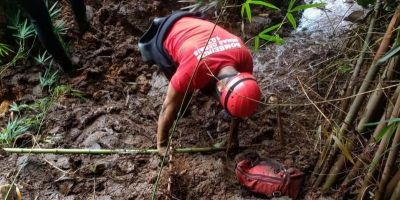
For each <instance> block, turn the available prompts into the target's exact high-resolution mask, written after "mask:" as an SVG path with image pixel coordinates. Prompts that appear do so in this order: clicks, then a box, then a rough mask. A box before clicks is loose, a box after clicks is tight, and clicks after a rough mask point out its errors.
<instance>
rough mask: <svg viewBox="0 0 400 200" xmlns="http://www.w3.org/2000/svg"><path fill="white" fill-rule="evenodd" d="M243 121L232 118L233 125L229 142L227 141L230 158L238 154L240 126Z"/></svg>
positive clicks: (227, 151) (230, 129) (231, 125)
mask: <svg viewBox="0 0 400 200" xmlns="http://www.w3.org/2000/svg"><path fill="white" fill-rule="evenodd" d="M240 121H241V119H240V118H236V117H232V118H231V124H230V128H229V136H228V141H227V144H228V145H227V147H228V148H227V149H226V153H227V155H228V156H233V154H235V153H236V151H237V148H238V147H239V138H238V137H239V134H238V132H239V124H240Z"/></svg>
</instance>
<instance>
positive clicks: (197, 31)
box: [164, 17, 253, 94]
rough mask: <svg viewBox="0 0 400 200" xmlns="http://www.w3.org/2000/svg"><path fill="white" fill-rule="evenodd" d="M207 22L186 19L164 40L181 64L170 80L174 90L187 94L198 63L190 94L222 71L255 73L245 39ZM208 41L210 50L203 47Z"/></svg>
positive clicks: (178, 22) (172, 55) (170, 53)
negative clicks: (228, 67)
mask: <svg viewBox="0 0 400 200" xmlns="http://www.w3.org/2000/svg"><path fill="white" fill-rule="evenodd" d="M213 28H214V24H213V23H211V22H208V21H205V20H201V19H196V18H191V17H183V18H182V19H179V20H178V21H177V22H175V24H174V25H173V26H172V28H171V30H170V31H169V33H168V36H167V37H166V39H165V41H164V48H165V49H166V51H167V52H168V54H169V55H170V56H171V57H172V59H173V60H174V62H175V63H177V64H178V68H177V70H176V73H175V74H174V75H173V76H172V78H171V84H172V87H173V88H174V89H175V90H176V91H177V92H178V93H181V94H183V93H185V91H186V89H187V87H188V85H189V83H190V79H191V76H192V74H193V73H194V72H195V69H196V66H197V63H198V62H199V59H200V57H201V54H202V51H204V49H205V51H204V54H203V58H202V59H201V61H200V62H199V66H198V70H197V72H196V74H195V76H194V78H193V80H192V83H191V84H190V88H189V90H188V91H189V92H192V91H194V90H196V89H201V88H203V87H204V86H206V85H207V84H208V83H209V82H210V81H211V80H212V79H215V77H213V76H212V75H211V74H214V76H217V75H218V72H219V71H220V70H221V68H223V67H226V66H232V67H234V68H235V69H236V70H237V71H238V72H250V73H252V72H253V60H252V57H251V55H250V52H249V50H248V49H247V48H246V46H245V45H244V44H243V42H242V40H241V39H240V38H239V37H237V36H235V35H233V34H231V33H229V32H228V31H226V30H224V29H223V28H221V27H219V26H216V27H215V30H214V32H213V34H212V36H211V38H210V34H211V32H212V30H213ZM209 38H210V41H209V42H208V45H207V48H204V46H205V45H206V43H207V40H208V39H209Z"/></svg>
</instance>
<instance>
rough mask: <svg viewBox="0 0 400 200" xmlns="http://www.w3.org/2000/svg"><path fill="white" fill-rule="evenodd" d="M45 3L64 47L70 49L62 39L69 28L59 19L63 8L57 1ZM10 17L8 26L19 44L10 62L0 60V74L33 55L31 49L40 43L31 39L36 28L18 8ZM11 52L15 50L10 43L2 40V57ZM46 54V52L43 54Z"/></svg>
mask: <svg viewBox="0 0 400 200" xmlns="http://www.w3.org/2000/svg"><path fill="white" fill-rule="evenodd" d="M45 3H46V6H47V8H48V11H49V15H50V17H51V20H52V22H53V26H54V33H55V34H56V35H57V37H58V38H59V40H60V41H61V44H62V45H63V47H64V48H65V49H69V47H68V45H67V44H65V42H64V41H63V39H62V35H65V34H66V31H67V28H66V26H65V22H64V21H63V20H60V19H59V15H60V12H61V8H60V6H59V5H58V2H55V3H54V4H52V5H51V6H49V4H48V2H47V1H46V2H45ZM8 17H9V19H10V20H9V22H10V23H9V25H8V26H7V27H8V28H9V29H10V30H11V31H12V32H13V37H14V38H15V43H16V46H17V47H16V48H15V49H17V50H16V51H15V54H14V56H13V58H12V59H11V60H9V62H7V63H2V61H1V60H0V63H2V64H1V65H0V75H1V74H2V73H4V72H5V70H7V69H8V68H9V67H11V66H15V65H16V64H17V63H18V62H19V61H25V60H27V59H28V58H29V57H30V56H31V54H30V50H31V49H32V48H33V46H35V45H38V43H37V42H36V40H29V39H31V38H36V32H35V28H34V26H33V24H32V23H31V22H30V21H29V20H28V19H26V18H23V17H22V15H21V11H19V10H18V11H17V12H15V13H13V14H11V15H10V16H8ZM11 52H14V51H12V50H11V48H10V47H9V46H8V45H5V44H3V43H1V42H0V58H1V57H5V56H6V55H9V54H10V53H11ZM45 54H46V52H45V53H44V54H43V55H45ZM39 58H40V57H39ZM46 58H47V57H46ZM34 59H35V60H36V61H38V60H37V57H35V58H34ZM38 62H39V61H38Z"/></svg>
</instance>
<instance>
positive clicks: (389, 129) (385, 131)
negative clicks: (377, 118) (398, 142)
mask: <svg viewBox="0 0 400 200" xmlns="http://www.w3.org/2000/svg"><path fill="white" fill-rule="evenodd" d="M396 127H397V125H396V123H394V124H390V125H389V126H386V127H384V128H383V129H382V130H381V132H379V133H378V135H377V136H376V137H375V140H376V142H380V141H381V140H382V139H383V137H385V135H386V134H389V135H388V136H389V138H391V137H392V135H393V133H394V131H395V130H396Z"/></svg>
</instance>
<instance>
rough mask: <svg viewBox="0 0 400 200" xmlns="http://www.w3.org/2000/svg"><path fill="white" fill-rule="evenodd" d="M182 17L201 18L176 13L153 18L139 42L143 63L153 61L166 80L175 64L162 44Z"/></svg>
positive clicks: (189, 13)
mask: <svg viewBox="0 0 400 200" xmlns="http://www.w3.org/2000/svg"><path fill="white" fill-rule="evenodd" d="M182 17H195V18H203V16H202V14H201V13H193V12H184V11H177V12H174V13H172V14H171V15H169V16H166V17H162V18H155V19H154V20H153V22H152V24H151V26H150V28H149V29H148V30H147V31H146V33H145V34H144V35H143V36H142V37H141V38H140V40H139V44H138V47H139V50H140V53H141V55H142V58H143V60H144V61H146V62H147V61H153V62H154V63H156V64H157V65H159V66H160V67H161V70H162V71H163V72H164V73H165V75H166V76H167V78H168V79H170V78H171V77H172V75H173V74H174V73H175V71H176V63H174V61H173V59H172V58H171V56H170V55H169V54H168V53H167V51H166V50H165V48H164V45H163V42H164V39H165V37H166V36H167V34H168V32H169V30H170V29H171V27H172V26H173V24H174V23H175V22H176V21H178V20H179V19H181V18H182Z"/></svg>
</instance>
